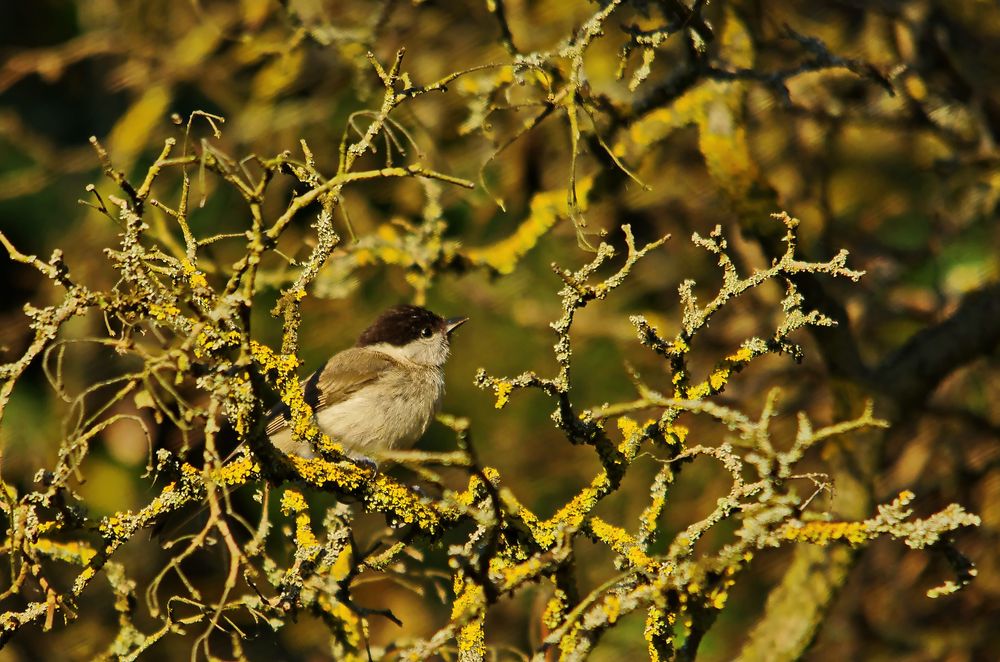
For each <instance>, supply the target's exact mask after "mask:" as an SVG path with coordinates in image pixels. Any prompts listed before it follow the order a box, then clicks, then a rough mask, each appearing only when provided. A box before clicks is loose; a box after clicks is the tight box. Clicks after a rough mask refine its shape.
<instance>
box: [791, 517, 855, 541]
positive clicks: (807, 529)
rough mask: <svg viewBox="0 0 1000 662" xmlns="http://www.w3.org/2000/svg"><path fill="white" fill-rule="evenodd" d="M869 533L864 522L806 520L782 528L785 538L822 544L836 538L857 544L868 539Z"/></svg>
mask: <svg viewBox="0 0 1000 662" xmlns="http://www.w3.org/2000/svg"><path fill="white" fill-rule="evenodd" d="M871 534H872V532H871V530H870V528H869V525H868V524H867V523H865V522H808V523H805V524H802V523H796V524H790V525H788V526H785V528H784V537H785V539H786V540H793V541H796V542H808V543H812V544H814V545H823V546H825V545H828V544H830V543H831V542H833V541H836V540H845V541H847V542H849V543H850V544H852V545H859V544H861V543H863V542H866V541H867V540H869V539H870V538H871Z"/></svg>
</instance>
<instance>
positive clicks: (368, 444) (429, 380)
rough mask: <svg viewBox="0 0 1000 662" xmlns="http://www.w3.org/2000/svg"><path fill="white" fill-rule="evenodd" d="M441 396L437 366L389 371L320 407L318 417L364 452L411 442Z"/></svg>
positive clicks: (338, 437)
mask: <svg viewBox="0 0 1000 662" xmlns="http://www.w3.org/2000/svg"><path fill="white" fill-rule="evenodd" d="M443 396H444V375H443V374H442V372H441V371H440V370H438V369H436V368H418V369H411V370H406V371H392V373H390V374H389V375H387V376H386V377H384V378H383V379H379V380H378V381H376V382H375V383H374V384H371V385H369V386H366V387H365V388H363V389H361V390H360V391H358V392H357V393H355V394H354V395H353V396H352V397H350V398H348V399H347V400H346V401H344V402H340V403H337V404H335V405H331V406H329V407H326V408H324V409H323V410H322V411H320V412H319V413H318V414H317V416H316V420H317V423H318V424H319V427H320V428H321V429H322V430H323V431H324V432H326V433H327V434H328V435H330V436H331V437H332V438H334V439H335V440H337V441H340V442H341V443H343V444H344V445H345V446H347V447H348V448H349V449H352V450H355V451H358V452H360V453H363V454H366V455H370V454H375V453H378V452H379V451H383V450H392V449H396V448H409V447H410V446H412V445H413V444H414V443H416V442H417V440H418V439H420V437H421V436H422V435H423V434H424V432H425V431H426V430H427V427H428V426H429V425H430V423H431V421H432V420H433V418H434V415H435V414H436V413H437V412H438V410H439V409H440V406H441V399H442V397H443Z"/></svg>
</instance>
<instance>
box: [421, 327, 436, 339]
mask: <svg viewBox="0 0 1000 662" xmlns="http://www.w3.org/2000/svg"><path fill="white" fill-rule="evenodd" d="M420 335H422V336H423V337H424V338H430V337H431V336H433V335H434V329H432V328H431V327H429V326H425V327H424V330H423V331H421V332H420Z"/></svg>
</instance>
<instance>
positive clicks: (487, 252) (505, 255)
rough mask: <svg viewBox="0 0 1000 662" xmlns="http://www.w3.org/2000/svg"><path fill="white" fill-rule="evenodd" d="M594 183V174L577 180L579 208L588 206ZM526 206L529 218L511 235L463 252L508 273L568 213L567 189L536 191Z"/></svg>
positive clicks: (482, 263) (473, 258) (480, 263)
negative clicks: (528, 208)
mask: <svg viewBox="0 0 1000 662" xmlns="http://www.w3.org/2000/svg"><path fill="white" fill-rule="evenodd" d="M593 184H594V179H593V177H585V178H583V179H581V180H580V181H578V182H577V184H576V197H577V206H578V209H579V211H581V212H583V211H586V209H587V198H588V196H589V195H590V189H591V188H592V187H593ZM529 207H530V211H529V214H528V218H526V219H525V220H524V221H523V222H522V223H521V224H520V225H519V226H518V227H517V230H515V231H514V234H513V235H511V236H509V237H507V238H506V239H501V240H500V241H498V242H496V243H494V244H490V245H489V246H483V247H481V248H471V249H469V250H468V251H467V252H466V256H467V257H468V258H469V261H471V262H472V263H473V264H476V265H485V266H489V267H492V268H493V269H496V270H497V271H498V272H499V273H501V274H509V273H511V272H513V271H514V267H515V266H516V265H517V263H518V261H519V260H520V259H521V258H522V257H523V256H524V255H525V254H526V253H527V252H528V251H529V250H531V249H532V248H534V246H535V244H537V243H538V240H539V239H540V238H541V237H542V236H543V235H544V234H545V233H546V232H548V231H549V230H550V229H551V228H552V226H553V225H555V224H556V222H557V221H558V220H559V219H560V218H565V217H567V216H569V213H570V210H569V204H568V201H567V195H566V190H565V189H561V188H560V189H555V190H552V191H543V192H542V193H536V194H535V195H534V197H532V198H531V203H530V205H529Z"/></svg>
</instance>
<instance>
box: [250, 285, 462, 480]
mask: <svg viewBox="0 0 1000 662" xmlns="http://www.w3.org/2000/svg"><path fill="white" fill-rule="evenodd" d="M467 321H468V318H467V317H452V318H449V319H445V318H443V317H441V316H439V315H437V314H435V313H433V312H431V311H430V310H428V309H427V308H424V307H422V306H415V305H408V304H404V305H398V306H393V307H392V308H389V309H387V310H386V311H384V312H383V313H382V314H381V315H379V316H378V317H377V318H376V319H375V321H374V322H372V323H371V325H369V326H368V328H366V329H365V330H364V331H363V332H362V333H361V335H360V336H359V337H358V340H357V342H356V343H355V345H354V347H351V348H349V349H345V350H342V351H340V352H337V353H336V354H334V355H333V356H332V357H330V359H328V360H327V361H326V363H325V364H323V366H322V367H320V368H319V369H318V370H316V371H315V372H313V373H312V374H311V375H309V376H308V377H306V378H305V379H304V380H303V381H302V388H303V395H304V397H305V401H306V402H307V403H308V404H309V405H310V407H312V410H313V416H314V419H315V422H316V425H317V426H318V427H319V429H320V430H322V431H323V432H324V433H326V434H327V435H328V436H329V437H330V438H331V439H333V440H334V441H336V442H339V443H341V444H342V445H343V446H344V448H345V450H346V451H347V454H348V455H349V456H350V457H352V458H355V459H359V460H364V461H370V460H373V459H374V458H377V457H378V455H379V454H380V453H381V452H383V451H389V450H399V449H408V448H411V447H412V446H413V445H414V444H415V443H416V442H417V441H418V440H419V439H420V438H421V437H422V436H423V434H424V432H426V430H427V428H428V426H429V425H430V423H431V421H433V420H434V417H435V415H436V414H437V413H438V412H439V411H440V409H441V400H442V398H443V396H444V390H445V384H444V366H445V363H446V362H447V360H448V355H449V354H450V349H451V334H452V333H453V332H454V331H455V329H457V328H458V327H459V326H461V325H462V324H464V323H465V322H467ZM268 417H269V418H268V420H267V424H266V428H265V429H266V434H267V436H268V438H269V439H270V441H271V443H272V444H274V446H275V447H276V448H277V449H278V450H279V451H281V452H282V453H284V454H286V455H297V456H299V457H302V458H306V459H311V458H313V457H314V456H315V451H314V450H313V448H312V447H311V446H310V445H309V444H308V443H307V442H306V441H304V440H301V439H296V438H295V437H294V436H293V435H292V429H291V421H290V411H289V408H288V406H287V405H285V404H279V405H278V406H276V407H275V408H274V409H272V410H271V411H270V412H268Z"/></svg>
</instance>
